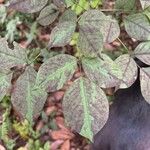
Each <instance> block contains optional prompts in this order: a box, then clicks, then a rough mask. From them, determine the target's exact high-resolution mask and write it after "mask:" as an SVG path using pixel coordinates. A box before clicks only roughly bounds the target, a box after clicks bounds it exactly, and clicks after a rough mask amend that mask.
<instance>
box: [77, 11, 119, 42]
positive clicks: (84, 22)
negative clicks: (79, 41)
mask: <svg viewBox="0 0 150 150" xmlns="http://www.w3.org/2000/svg"><path fill="white" fill-rule="evenodd" d="M79 25H80V26H91V28H95V29H97V30H99V31H100V32H101V33H102V35H103V39H104V42H106V43H111V42H113V41H114V40H115V39H116V38H118V36H119V34H120V28H119V25H118V22H117V21H116V20H115V19H113V18H111V16H106V15H105V14H103V13H102V12H101V11H100V10H88V11H86V12H85V13H84V14H83V15H82V16H81V18H80V20H79Z"/></svg>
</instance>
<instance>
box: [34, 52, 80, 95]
mask: <svg viewBox="0 0 150 150" xmlns="http://www.w3.org/2000/svg"><path fill="white" fill-rule="evenodd" d="M76 68H77V60H76V58H75V57H73V56H70V55H67V54H60V55H57V56H55V57H52V58H50V59H48V60H46V61H45V62H44V63H43V64H42V66H41V67H40V69H39V71H38V74H37V79H36V84H37V85H39V86H41V87H42V88H44V89H47V90H48V91H51V92H52V91H56V90H59V89H61V88H62V87H63V85H64V84H65V83H66V81H67V80H70V79H71V78H72V76H73V73H74V72H75V69H76Z"/></svg>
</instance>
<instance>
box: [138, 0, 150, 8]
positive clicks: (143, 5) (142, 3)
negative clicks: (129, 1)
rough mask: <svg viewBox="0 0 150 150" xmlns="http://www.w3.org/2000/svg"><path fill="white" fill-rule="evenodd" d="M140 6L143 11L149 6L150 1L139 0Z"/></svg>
mask: <svg viewBox="0 0 150 150" xmlns="http://www.w3.org/2000/svg"><path fill="white" fill-rule="evenodd" d="M140 2H141V6H142V8H143V9H145V8H147V7H149V6H150V1H149V0H140Z"/></svg>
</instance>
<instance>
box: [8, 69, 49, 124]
mask: <svg viewBox="0 0 150 150" xmlns="http://www.w3.org/2000/svg"><path fill="white" fill-rule="evenodd" d="M35 79H36V72H35V70H34V69H33V68H32V67H28V68H26V70H25V72H24V73H23V74H22V75H21V76H20V77H19V79H18V80H17V82H16V85H15V88H14V91H13V92H12V96H11V101H12V104H13V106H14V108H15V109H16V111H17V112H18V113H19V114H21V115H22V117H23V118H26V119H28V120H29V121H30V122H32V119H33V117H35V116H37V115H39V113H40V111H41V110H42V108H43V106H44V103H45V101H46V97H47V94H46V92H44V90H43V89H40V88H39V87H38V86H35V85H34V84H35Z"/></svg>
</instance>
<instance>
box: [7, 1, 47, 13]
mask: <svg viewBox="0 0 150 150" xmlns="http://www.w3.org/2000/svg"><path fill="white" fill-rule="evenodd" d="M47 2H48V0H10V5H9V8H12V9H15V10H17V11H21V12H24V13H34V12H38V11H40V10H41V9H42V8H43V7H44V6H45V5H46V4H47Z"/></svg>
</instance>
